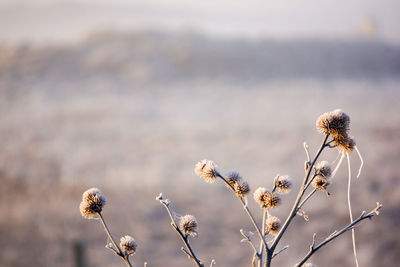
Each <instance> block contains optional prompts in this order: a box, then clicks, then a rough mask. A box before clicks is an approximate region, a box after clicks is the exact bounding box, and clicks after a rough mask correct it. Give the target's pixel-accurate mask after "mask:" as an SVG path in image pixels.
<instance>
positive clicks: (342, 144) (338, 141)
mask: <svg viewBox="0 0 400 267" xmlns="http://www.w3.org/2000/svg"><path fill="white" fill-rule="evenodd" d="M333 143H334V145H335V146H336V147H338V148H339V149H340V150H341V151H343V152H351V151H353V150H354V147H355V146H356V141H355V140H354V138H353V137H351V136H349V135H347V134H346V135H343V136H340V137H338V138H334V141H333Z"/></svg>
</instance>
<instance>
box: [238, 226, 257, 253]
mask: <svg viewBox="0 0 400 267" xmlns="http://www.w3.org/2000/svg"><path fill="white" fill-rule="evenodd" d="M240 234H241V235H242V236H243V237H244V239H242V242H243V241H246V242H248V243H249V244H250V246H251V247H252V248H253V251H254V252H255V253H256V254H258V253H257V249H256V246H255V245H254V243H253V241H252V240H251V238H250V236H249V235H248V234H246V233H245V232H244V230H243V229H240ZM252 234H253V233H252Z"/></svg>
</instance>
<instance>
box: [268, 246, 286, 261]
mask: <svg viewBox="0 0 400 267" xmlns="http://www.w3.org/2000/svg"><path fill="white" fill-rule="evenodd" d="M288 248H289V245H286V246H284V247H283V248H281V249H280V250H278V251H277V252H275V253H274V255H272V258H275V257H276V256H278V255H279V254H280V253H281V252H283V251H285V250H287V249H288Z"/></svg>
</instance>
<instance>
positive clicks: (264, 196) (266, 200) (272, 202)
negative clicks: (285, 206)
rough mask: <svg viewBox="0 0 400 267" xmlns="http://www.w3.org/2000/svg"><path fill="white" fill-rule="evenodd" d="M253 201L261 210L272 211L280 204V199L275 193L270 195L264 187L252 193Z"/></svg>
mask: <svg viewBox="0 0 400 267" xmlns="http://www.w3.org/2000/svg"><path fill="white" fill-rule="evenodd" d="M253 196H254V200H255V201H256V202H257V203H259V204H260V206H261V207H262V208H266V209H272V208H275V207H277V206H278V205H279V204H280V203H281V198H280V197H279V195H278V194H276V193H271V192H269V191H268V190H267V189H265V188H264V187H259V188H257V190H256V191H255V192H254V195H253Z"/></svg>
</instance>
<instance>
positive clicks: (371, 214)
mask: <svg viewBox="0 0 400 267" xmlns="http://www.w3.org/2000/svg"><path fill="white" fill-rule="evenodd" d="M381 208H382V204H380V203H379V202H377V203H376V207H375V208H374V209H373V210H371V211H370V212H368V213H366V212H365V211H363V212H362V213H361V215H360V217H358V218H357V219H355V220H354V221H353V222H352V223H350V224H349V225H347V226H345V227H344V228H343V229H341V230H340V231H334V232H333V233H332V234H330V235H329V236H328V237H327V238H325V240H324V241H322V242H321V243H320V244H319V245H317V246H316V245H315V234H314V235H313V242H312V244H311V246H310V250H309V252H308V253H307V255H305V256H304V258H303V259H302V260H301V261H299V262H298V263H297V264H296V265H295V267H300V266H302V265H303V264H304V263H305V262H306V261H307V260H308V259H309V258H310V257H311V256H312V255H313V254H314V253H315V252H316V251H317V250H319V249H320V248H322V247H323V246H325V245H326V244H328V243H329V242H331V241H332V240H334V239H335V238H337V237H338V236H340V235H342V234H344V233H345V232H347V231H349V230H352V229H353V228H354V227H356V226H357V224H358V223H360V222H361V221H363V220H365V219H371V218H372V217H374V216H375V215H379V210H380V209H381Z"/></svg>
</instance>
